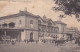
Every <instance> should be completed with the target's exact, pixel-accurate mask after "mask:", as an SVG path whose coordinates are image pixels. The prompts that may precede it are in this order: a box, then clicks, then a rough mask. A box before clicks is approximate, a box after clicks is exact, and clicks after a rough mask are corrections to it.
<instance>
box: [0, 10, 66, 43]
mask: <svg viewBox="0 0 80 52" xmlns="http://www.w3.org/2000/svg"><path fill="white" fill-rule="evenodd" d="M65 29H66V24H65V23H62V22H60V23H59V21H56V22H54V21H52V20H51V19H47V18H46V16H45V15H44V16H43V18H41V17H40V16H38V15H33V14H31V13H29V12H28V11H19V13H17V14H13V15H8V16H3V17H0V37H3V36H9V37H10V39H16V40H17V41H24V40H35V41H38V40H39V38H40V37H52V38H58V34H65ZM63 37H64V36H63Z"/></svg>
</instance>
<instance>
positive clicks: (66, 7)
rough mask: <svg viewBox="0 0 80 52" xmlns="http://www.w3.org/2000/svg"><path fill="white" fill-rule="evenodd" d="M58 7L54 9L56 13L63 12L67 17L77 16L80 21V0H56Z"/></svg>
mask: <svg viewBox="0 0 80 52" xmlns="http://www.w3.org/2000/svg"><path fill="white" fill-rule="evenodd" d="M54 1H55V4H56V5H57V6H55V7H53V9H54V10H56V11H63V12H64V14H65V15H69V16H71V15H75V17H76V19H77V20H78V21H80V19H79V15H80V0H54Z"/></svg>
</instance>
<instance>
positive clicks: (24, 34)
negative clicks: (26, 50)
mask: <svg viewBox="0 0 80 52" xmlns="http://www.w3.org/2000/svg"><path fill="white" fill-rule="evenodd" d="M25 36H26V32H25V30H24V31H22V32H21V41H24V40H25V39H26V38H25Z"/></svg>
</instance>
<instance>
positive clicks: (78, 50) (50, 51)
mask: <svg viewBox="0 0 80 52" xmlns="http://www.w3.org/2000/svg"><path fill="white" fill-rule="evenodd" d="M0 52H80V47H79V46H78V45H76V44H72V43H71V42H67V43H66V44H65V45H63V46H55V45H54V44H51V43H46V44H44V43H38V44H36V43H29V44H27V43H17V44H15V45H11V44H0Z"/></svg>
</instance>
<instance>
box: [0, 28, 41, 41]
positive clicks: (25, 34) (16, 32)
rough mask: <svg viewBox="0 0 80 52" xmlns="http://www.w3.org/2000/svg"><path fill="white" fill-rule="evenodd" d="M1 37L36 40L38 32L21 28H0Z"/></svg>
mask: <svg viewBox="0 0 80 52" xmlns="http://www.w3.org/2000/svg"><path fill="white" fill-rule="evenodd" d="M0 37H1V38H0V40H1V39H8V40H9V39H16V41H24V40H38V39H39V37H38V32H37V31H31V30H21V29H0Z"/></svg>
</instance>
